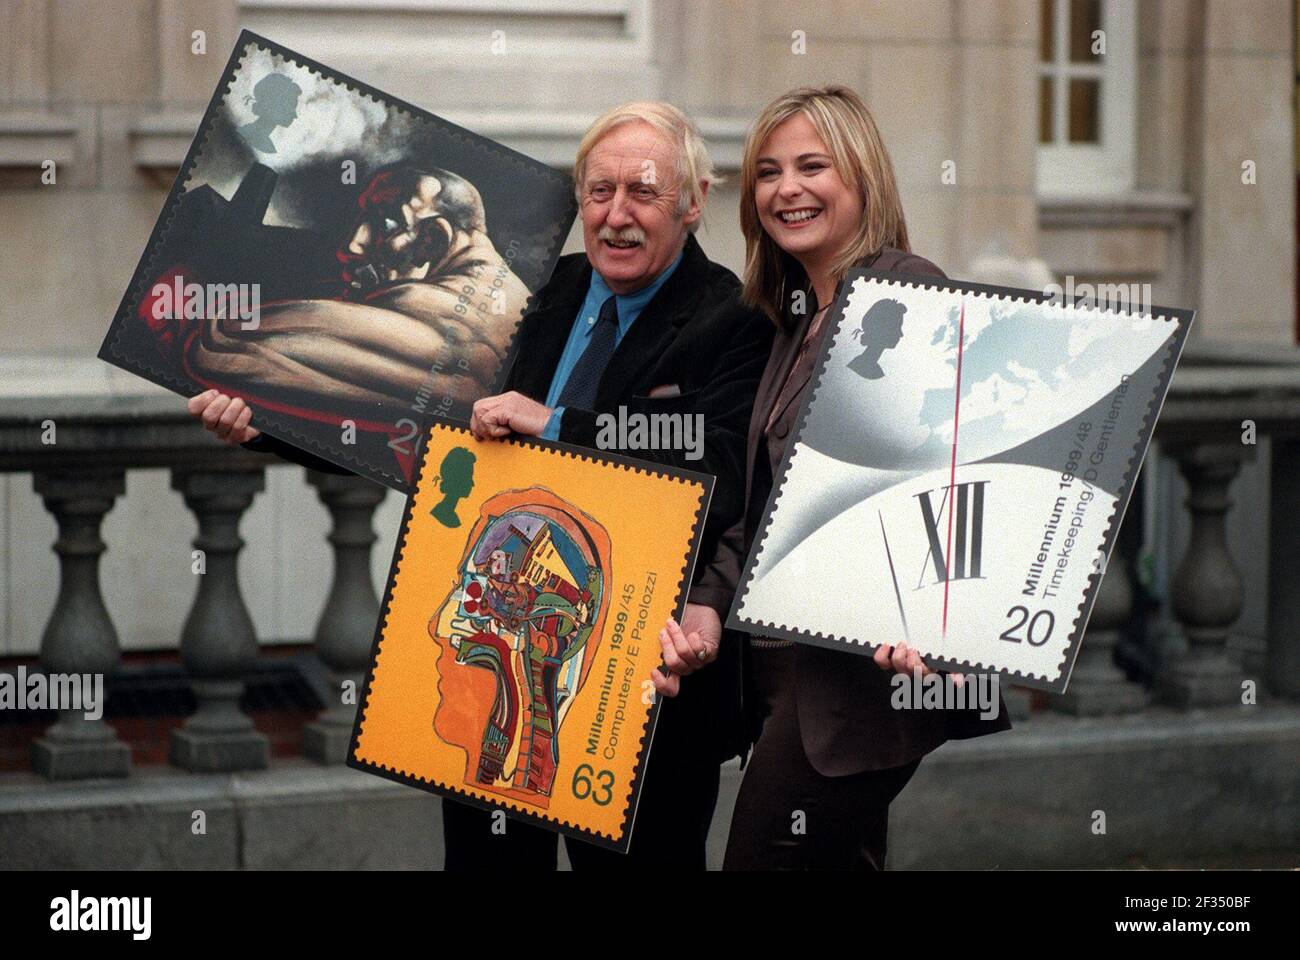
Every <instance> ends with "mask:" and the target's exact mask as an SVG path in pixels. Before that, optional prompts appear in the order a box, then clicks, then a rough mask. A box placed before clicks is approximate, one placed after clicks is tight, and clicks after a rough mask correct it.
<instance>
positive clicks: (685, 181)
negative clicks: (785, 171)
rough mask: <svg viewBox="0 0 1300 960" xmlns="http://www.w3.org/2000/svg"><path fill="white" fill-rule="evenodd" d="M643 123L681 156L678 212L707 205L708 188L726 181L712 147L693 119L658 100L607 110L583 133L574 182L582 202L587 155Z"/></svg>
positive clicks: (679, 160) (678, 169)
mask: <svg viewBox="0 0 1300 960" xmlns="http://www.w3.org/2000/svg"><path fill="white" fill-rule="evenodd" d="M637 121H640V122H642V123H648V124H649V125H650V126H651V127H653V128H654V129H655V130H657V131H659V132H660V133H661V134H663V135H664V136H665V137H667V138H668V140H669V142H670V143H672V144H673V146H674V148H675V153H676V155H677V169H676V174H677V182H678V184H679V186H680V190H679V192H678V196H677V212H678V214H679V215H680V214H684V213H685V212H686V211H687V210H688V209H690V206H691V204H692V203H697V204H699V205H700V207H701V208H702V207H703V206H704V191H705V189H706V186H705V185H708V186H711V185H713V184H715V183H721V182H722V178H721V177H719V176H718V175H717V173H716V172H715V171H714V169H713V159H712V158H711V157H710V156H709V148H708V147H706V146H705V145H704V138H703V137H701V136H700V131H699V128H697V127H696V126H695V122H694V121H693V120H691V118H690V117H688V116H686V114H684V113H682V111H680V110H678V109H677V108H676V107H674V106H673V105H672V104H671V103H662V102H660V101H657V100H634V101H632V102H630V103H624V104H620V105H619V106H617V107H614V108H613V109H612V110H607V111H606V112H605V113H603V114H601V115H600V116H599V117H597V118H596V121H595V122H594V123H593V124H592V125H591V126H590V127H588V128H587V132H586V133H585V134H583V137H582V143H580V144H579V145H578V156H577V158H576V159H575V160H574V162H573V182H574V185H575V189H576V191H577V195H578V202H579V203H581V202H582V182H583V178H584V177H585V176H586V172H587V155H588V154H589V153H591V149H592V147H594V146H595V145H596V144H597V143H599V142H600V140H601V139H602V138H603V137H604V136H605V135H606V134H607V133H609V132H610V131H611V130H613V129H614V128H615V127H617V126H620V125H622V124H624V123H634V122H637ZM699 225H700V221H699V220H696V221H695V222H694V223H692V224H691V225H690V227H689V229H690V230H691V231H692V232H693V231H694V230H695V229H696V228H697V227H698V226H699Z"/></svg>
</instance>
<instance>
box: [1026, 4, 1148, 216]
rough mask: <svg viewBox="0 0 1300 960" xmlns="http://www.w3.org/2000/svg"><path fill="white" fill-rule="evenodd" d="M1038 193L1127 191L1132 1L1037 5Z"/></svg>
mask: <svg viewBox="0 0 1300 960" xmlns="http://www.w3.org/2000/svg"><path fill="white" fill-rule="evenodd" d="M1040 5H1041V9H1040V11H1039V39H1038V192H1039V193H1040V194H1043V195H1049V196H1050V195H1067V196H1068V195H1073V196H1077V195H1079V194H1107V193H1123V192H1125V191H1128V190H1131V189H1133V180H1134V151H1135V142H1136V131H1135V125H1136V100H1137V97H1136V94H1137V12H1136V11H1137V3H1136V2H1135V0H1040Z"/></svg>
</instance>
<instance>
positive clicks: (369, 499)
mask: <svg viewBox="0 0 1300 960" xmlns="http://www.w3.org/2000/svg"><path fill="white" fill-rule="evenodd" d="M307 482H308V483H310V484H311V485H312V486H314V487H315V488H316V490H317V492H318V493H319V495H320V498H321V502H323V503H324V504H325V506H326V507H328V508H329V512H330V517H331V519H332V521H333V528H332V529H331V531H330V535H329V541H330V543H331V544H332V545H333V547H334V581H333V583H332V584H331V586H330V593H329V598H328V599H327V600H326V602H325V608H324V609H323V610H322V611H321V616H320V622H319V623H318V624H317V626H316V638H315V639H316V653H317V655H318V656H319V657H320V658H321V661H322V662H323V663H324V664H325V666H326V667H328V668H329V671H330V699H329V700H328V701H327V703H326V707H325V710H324V711H323V712H322V713H321V715H320V717H318V718H317V720H316V721H315V722H314V723H312V724H309V725H308V726H307V728H306V730H305V731H304V737H305V739H304V743H303V750H304V752H305V753H306V755H307V756H308V757H310V758H311V759H313V760H317V761H319V762H320V763H334V764H337V763H343V762H344V761H345V760H346V759H347V755H348V747H349V745H350V743H351V740H352V726H353V721H354V720H355V718H356V705H357V702H358V700H359V699H360V695H361V687H362V683H363V681H364V679H365V672H366V668H367V667H368V666H369V664H370V649H371V645H372V643H373V641H374V635H375V623H376V621H377V620H378V618H379V600H378V598H377V597H376V596H375V586H374V583H373V581H372V580H371V579H370V548H371V547H372V546H373V545H374V542H375V540H376V539H377V538H376V536H375V532H374V528H373V527H372V526H371V519H372V518H373V517H374V514H375V508H376V507H378V506H379V504H380V503H382V502H383V500H384V497H385V496H386V495H387V494H388V491H387V490H385V489H384V488H383V487H381V486H379V485H378V484H375V483H372V482H371V481H369V480H366V479H364V478H362V477H356V476H344V475H340V474H331V473H320V472H318V471H315V470H308V471H307Z"/></svg>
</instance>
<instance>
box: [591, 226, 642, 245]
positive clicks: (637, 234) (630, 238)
mask: <svg viewBox="0 0 1300 960" xmlns="http://www.w3.org/2000/svg"><path fill="white" fill-rule="evenodd" d="M596 239H597V240H612V241H614V242H615V243H645V231H644V230H642V229H641V228H640V227H624V228H623V229H622V230H615V229H614V228H613V227H601V228H600V230H599V231H598V232H597V233H596Z"/></svg>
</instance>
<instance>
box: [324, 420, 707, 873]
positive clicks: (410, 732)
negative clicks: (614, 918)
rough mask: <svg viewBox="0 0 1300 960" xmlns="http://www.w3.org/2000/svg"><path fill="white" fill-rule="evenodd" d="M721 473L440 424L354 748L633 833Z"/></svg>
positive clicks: (573, 821) (397, 769)
mask: <svg viewBox="0 0 1300 960" xmlns="http://www.w3.org/2000/svg"><path fill="white" fill-rule="evenodd" d="M712 489H713V478H712V477H709V476H707V475H704V474H694V473H690V472H687V471H682V470H676V469H670V468H665V467H660V466H657V465H654V464H647V463H640V462H639V461H634V460H629V459H625V458H618V457H611V456H608V455H605V454H600V453H597V452H594V451H587V450H582V449H578V448H573V447H567V446H562V445H560V444H554V443H549V442H546V441H535V440H507V441H487V442H479V441H476V440H474V438H473V437H472V435H471V434H470V433H469V431H468V430H465V429H463V428H460V427H455V426H451V425H444V424H436V425H434V426H432V427H431V428H430V434H429V437H428V440H427V442H426V443H425V445H424V453H423V459H422V461H421V467H420V470H419V475H418V482H417V487H416V490H415V493H414V495H413V496H412V497H411V498H410V499H409V501H408V503H407V509H406V516H405V518H404V519H403V521H402V531H401V535H400V537H399V540H398V544H397V550H396V553H395V555H394V558H393V567H392V573H391V574H390V576H389V583H388V591H387V594H386V596H385V600H384V609H383V614H382V616H381V619H380V624H379V629H378V631H377V634H376V638H375V647H374V655H373V663H372V666H371V671H370V675H369V679H368V681H367V685H366V691H365V696H364V698H363V700H362V704H361V706H360V708H359V710H358V716H357V726H356V731H355V734H354V737H353V745H352V753H351V756H350V758H349V763H350V764H351V765H352V766H354V767H358V768H359V769H363V770H368V771H370V772H372V773H376V774H379V775H380V776H385V777H389V778H390V779H394V780H398V781H400V782H403V783H408V784H411V785H413V786H418V787H422V788H424V789H426V790H431V791H433V792H435V793H442V794H446V795H448V796H451V797H453V798H455V799H458V800H462V801H465V802H469V803H474V804H478V805H483V806H492V807H497V808H500V809H504V810H505V811H506V813H507V814H508V815H509V816H513V817H519V818H523V819H527V820H530V821H532V822H535V823H539V824H542V825H544V826H547V827H550V828H552V829H555V830H559V831H561V832H564V833H568V834H572V835H574V836H578V837H581V838H582V839H585V840H590V841H592V842H595V843H599V844H602V845H605V846H609V847H613V848H615V849H619V850H626V848H627V844H628V843H629V841H630V834H631V829H632V823H633V820H634V817H635V813H636V802H637V797H638V796H639V793H640V789H641V774H642V769H643V761H644V758H645V756H646V753H647V752H648V750H649V748H650V740H651V736H652V733H653V729H654V720H655V717H656V714H657V711H658V704H657V701H656V698H655V696H654V687H653V684H652V683H651V680H650V674H651V672H652V671H653V670H654V669H656V668H657V667H658V666H659V665H660V664H661V663H662V656H661V649H660V644H659V639H658V636H659V630H660V629H661V628H662V627H663V624H664V621H665V620H666V619H667V618H668V617H669V616H678V615H680V612H681V607H682V605H683V604H684V598H685V592H686V586H687V584H689V582H690V577H691V571H692V569H693V568H694V563H695V552H696V549H697V546H698V537H699V532H700V530H701V528H702V525H703V518H704V515H705V513H706V512H707V510H708V503H709V498H710V496H711V494H712Z"/></svg>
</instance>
